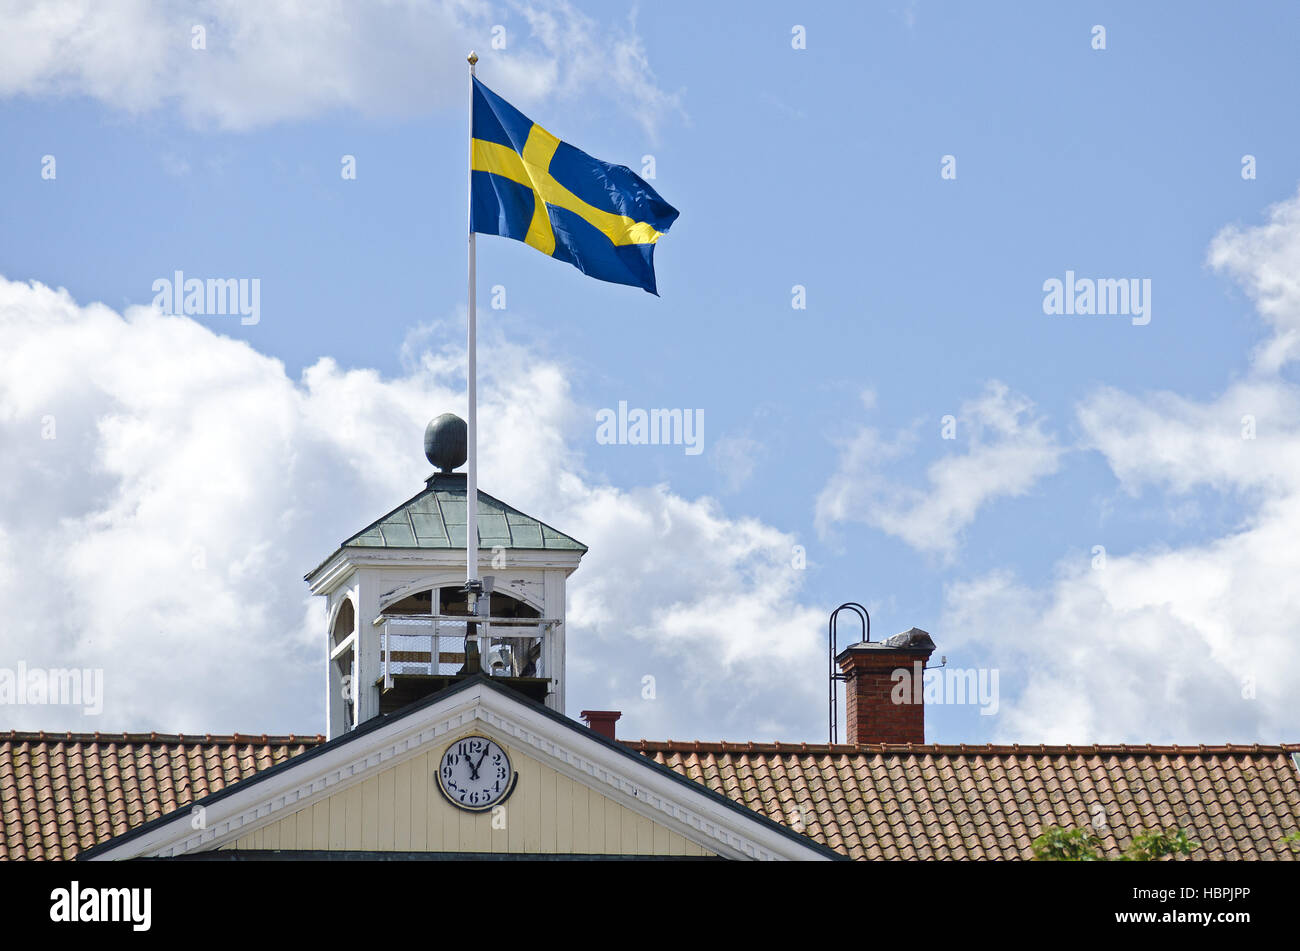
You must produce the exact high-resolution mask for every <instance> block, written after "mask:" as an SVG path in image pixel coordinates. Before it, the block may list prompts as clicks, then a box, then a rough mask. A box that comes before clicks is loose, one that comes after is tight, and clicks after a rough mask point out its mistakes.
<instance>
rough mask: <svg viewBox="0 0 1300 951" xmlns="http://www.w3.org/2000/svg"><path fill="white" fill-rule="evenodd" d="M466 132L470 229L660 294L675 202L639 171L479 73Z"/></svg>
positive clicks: (675, 214) (601, 275)
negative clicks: (558, 129)
mask: <svg viewBox="0 0 1300 951" xmlns="http://www.w3.org/2000/svg"><path fill="white" fill-rule="evenodd" d="M471 136H472V138H473V142H472V150H471V152H472V172H471V179H472V184H471V195H470V230H471V231H474V232H477V233H479V234H498V235H501V236H502V237H505V238H514V239H515V240H517V241H523V242H524V243H525V244H530V245H532V246H533V247H534V248H536V249H537V250H538V251H541V252H542V253H543V254H549V255H550V256H551V257H553V258H558V259H559V260H561V261H568V262H569V263H570V264H572V265H573V266H574V267H576V268H577V269H578V270H579V271H581V272H582V273H583V274H586V275H587V276H589V277H595V278H599V279H600V280H602V281H612V282H613V283H615V284H631V285H632V286H633V287H643V288H645V289H646V290H647V291H649V292H650V293H651V294H655V295H658V293H659V292H658V290H656V288H655V268H654V250H655V243H656V242H657V241H658V240H659V238H660V236H661V235H662V234H663V233H664V232H665V231H667V230H668V228H669V227H670V226H671V225H672V223H673V222H674V221H675V220H676V219H677V209H676V208H674V207H673V206H672V205H670V204H668V202H666V201H664V200H663V199H662V198H660V197H659V194H658V193H657V192H656V191H655V190H654V189H653V188H651V187H650V186H649V185H647V184H646V183H645V181H643V180H642V179H641V177H640V176H638V175H637V174H635V173H634V172H633V171H632V170H631V169H629V168H627V167H626V166H624V165H610V164H609V163H608V162H602V161H600V160H599V159H594V158H592V157H591V156H590V155H588V154H587V153H586V152H583V151H580V150H579V149H575V148H574V147H573V146H571V145H569V144H568V143H567V142H561V141H560V140H559V139H557V138H556V137H555V136H553V135H551V133H549V132H547V131H546V130H545V129H543V128H542V127H541V126H539V125H537V123H535V122H533V121H532V120H531V119H529V118H527V117H526V116H524V115H523V113H521V112H520V111H519V110H518V109H516V108H515V107H514V106H512V105H510V103H508V102H506V101H505V100H504V99H502V98H501V97H500V96H498V95H497V94H496V93H494V92H493V91H492V90H490V89H488V88H487V87H486V86H484V85H483V84H482V83H481V82H479V81H478V79H475V80H474V115H473V119H472V121H471Z"/></svg>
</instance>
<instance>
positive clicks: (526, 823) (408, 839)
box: [223, 740, 713, 855]
mask: <svg viewBox="0 0 1300 951" xmlns="http://www.w3.org/2000/svg"><path fill="white" fill-rule="evenodd" d="M452 742H455V741H454V740H447V741H444V742H441V743H439V744H438V745H437V746H436V747H434V748H431V749H429V750H426V751H425V752H423V753H419V754H417V755H416V756H414V757H413V758H411V759H408V760H404V761H403V762H401V763H399V764H397V765H396V766H391V767H389V768H388V769H385V770H383V771H381V772H379V773H377V774H375V775H374V776H371V777H369V778H367V779H366V780H364V781H363V782H360V783H356V784H354V785H352V786H350V787H348V788H347V789H344V790H341V791H340V792H336V793H334V794H333V795H331V796H328V797H326V798H325V799H321V800H318V801H317V802H315V803H313V804H312V805H310V806H307V807H305V808H303V809H300V810H298V811H296V812H294V813H291V814H289V815H287V816H284V817H283V818H280V819H277V820H274V821H272V822H268V823H267V824H266V825H264V826H262V827H261V828H258V829H254V830H252V831H250V832H248V833H246V834H244V835H242V836H240V838H239V839H238V840H236V841H235V842H233V843H230V844H228V845H225V846H223V848H225V849H312V850H331V851H339V850H365V851H371V850H374V851H381V852H392V851H397V852H522V853H548V852H549V853H556V852H559V853H575V854H584V853H588V854H596V855H712V854H713V853H712V852H710V851H709V850H708V849H705V848H703V847H702V846H699V845H697V844H696V843H694V842H691V841H690V840H688V839H686V838H684V837H683V836H682V835H680V834H679V833H677V832H675V831H673V830H672V829H669V828H667V827H666V826H662V825H659V824H658V823H656V822H654V821H652V820H650V819H648V818H646V817H645V816H642V815H640V814H638V813H636V812H633V811H632V810H631V809H628V808H626V807H625V806H623V805H621V804H619V803H617V802H615V801H614V800H612V799H609V798H607V797H605V796H604V795H602V794H601V793H599V792H597V791H596V790H594V789H591V788H590V787H588V786H586V785H584V784H583V783H580V782H577V781H575V780H573V779H570V778H569V777H568V776H565V775H564V774H563V773H560V772H557V771H556V770H554V769H551V768H550V767H549V766H545V765H543V764H542V763H541V762H539V761H538V760H535V759H533V758H532V757H530V756H525V755H524V754H522V753H520V752H519V751H518V750H516V749H513V748H511V747H510V746H508V745H507V744H504V743H503V744H502V746H504V747H505V748H506V749H507V751H508V752H509V754H510V760H511V762H512V763H514V766H515V771H516V772H517V773H518V774H519V780H518V785H516V787H515V791H514V793H513V794H512V795H511V797H510V798H509V799H508V800H506V802H505V803H504V805H503V808H504V810H505V812H504V815H503V816H502V817H501V818H500V819H499V820H498V821H497V823H496V825H497V826H502V825H503V826H504V828H494V827H493V818H494V816H493V812H492V811H488V812H466V811H465V810H463V809H457V808H456V807H455V806H453V805H451V803H449V802H447V800H446V799H444V798H443V796H442V793H441V792H440V791H439V790H438V788H437V780H436V779H435V778H434V773H435V770H436V769H437V768H438V763H439V760H440V759H441V757H442V752H443V750H445V749H446V748H447V747H448V746H449V745H451V743H452ZM498 742H500V741H499V740H498Z"/></svg>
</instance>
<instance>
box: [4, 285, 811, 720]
mask: <svg viewBox="0 0 1300 951" xmlns="http://www.w3.org/2000/svg"><path fill="white" fill-rule="evenodd" d="M0 335H3V338H4V340H5V341H6V346H5V348H4V350H3V351H0V444H2V445H3V446H4V447H5V455H6V465H5V466H4V467H3V468H0V603H3V604H5V605H6V616H5V624H4V631H3V645H4V655H5V656H4V659H3V660H0V666H4V667H13V666H14V665H16V664H17V662H18V661H19V660H22V661H24V662H26V663H27V664H28V665H29V666H39V667H63V666H76V667H102V668H104V669H105V689H106V693H107V698H106V706H105V712H104V715H103V716H102V717H99V718H80V717H79V716H77V715H76V714H75V713H74V711H72V710H70V709H69V708H66V707H54V706H50V707H39V706H27V707H23V706H14V707H7V708H5V709H4V714H5V720H6V722H7V724H8V726H9V727H13V728H34V729H52V730H57V729H68V728H72V729H99V730H106V731H112V730H121V729H133V730H135V729H145V730H159V731H185V732H228V731H233V730H240V731H244V732H258V733H260V732H264V731H265V732H280V731H289V730H297V731H299V732H303V731H315V730H317V729H319V728H320V726H321V723H322V721H323V713H322V710H321V695H322V691H321V677H322V670H323V657H322V656H321V652H320V651H321V648H320V641H321V626H322V624H323V623H324V622H323V619H322V617H321V612H320V608H319V605H317V604H315V603H313V602H310V601H309V599H308V598H307V593H306V588H305V585H304V584H303V582H302V574H303V573H304V572H305V571H306V570H308V569H309V568H311V567H312V566H314V565H315V564H317V563H318V562H319V561H320V560H321V559H322V558H324V557H325V556H326V555H328V554H329V553H330V552H331V551H332V550H333V549H334V548H335V547H336V546H337V544H338V542H339V541H341V540H342V539H343V538H345V537H347V535H349V534H351V533H352V532H353V531H355V530H357V529H359V528H361V527H363V526H364V525H365V524H366V523H368V522H369V521H370V520H371V519H373V518H374V517H376V516H378V515H380V514H382V513H383V512H385V511H388V510H389V509H390V508H392V507H393V506H394V505H396V504H397V503H399V502H401V501H402V500H404V499H405V498H407V497H409V496H411V495H413V494H414V493H415V492H416V491H418V490H419V489H420V488H421V486H422V479H423V478H424V476H425V475H427V470H428V464H427V462H426V461H425V460H424V458H423V455H422V453H421V441H420V440H421V436H422V433H423V428H424V424H425V422H427V420H428V418H429V417H431V416H433V415H435V414H436V413H438V412H441V411H444V410H448V409H450V410H452V411H457V412H463V409H464V395H463V392H462V383H461V382H460V380H459V379H458V378H457V376H458V371H459V370H460V369H461V360H462V359H463V358H462V355H461V354H460V353H459V352H458V350H457V347H458V346H459V344H460V333H459V327H456V328H455V332H451V330H450V329H449V331H448V333H447V334H446V336H445V337H444V338H443V339H452V340H455V341H456V344H455V345H449V346H447V347H446V348H444V349H439V350H429V349H427V348H425V349H422V350H417V349H408V351H407V353H408V357H409V359H410V366H409V369H408V370H407V371H406V372H405V373H404V374H403V375H402V376H400V377H398V378H396V379H385V378H383V377H381V376H380V375H379V374H377V373H375V372H374V371H370V370H351V371H344V370H342V369H340V368H339V367H338V366H337V365H336V364H335V363H334V362H333V361H331V360H329V359H322V360H320V361H319V362H318V363H316V364H315V365H314V366H312V367H310V368H308V369H307V370H306V371H304V373H303V375H302V378H301V379H300V380H298V381H294V380H291V379H289V378H288V377H287V376H286V375H285V372H284V367H283V366H282V365H281V364H280V363H279V362H278V361H276V360H274V359H271V358H269V357H266V356H264V355H262V354H259V353H257V352H256V351H255V350H253V349H252V348H251V347H249V346H248V345H247V344H245V343H242V342H236V341H234V340H231V339H228V338H225V337H222V336H219V335H218V334H216V333H214V332H212V331H211V330H210V329H208V328H207V327H206V326H203V325H201V324H199V323H197V322H195V321H193V320H190V319H188V318H183V317H169V316H163V315H160V314H158V313H156V312H153V311H151V310H150V309H148V308H132V309H130V310H128V311H127V312H126V313H125V314H124V315H119V314H117V313H115V312H113V311H112V310H110V309H109V308H107V307H105V306H103V305H100V304H93V305H89V306H84V307H83V306H80V305H78V304H77V302H75V301H74V300H72V299H71V298H70V297H69V295H68V294H67V293H66V292H64V291H54V290H51V289H49V288H46V287H43V286H41V285H39V284H33V285H26V284H21V283H13V282H9V281H7V280H5V279H3V278H0ZM428 339H432V335H430V336H429V338H428ZM481 348H482V350H483V360H482V365H483V368H484V371H485V372H484V375H483V378H482V379H481V381H480V391H481V392H480V410H481V421H482V425H481V432H482V434H483V435H482V437H481V450H482V468H481V472H482V480H483V487H484V489H486V490H487V491H490V492H492V493H493V494H495V495H497V496H498V497H501V498H504V499H506V500H508V501H510V502H511V503H512V504H514V505H516V506H518V507H519V508H521V509H523V510H525V511H528V512H530V513H531V514H534V515H536V516H537V517H539V518H542V519H543V520H544V521H547V522H549V523H550V524H553V525H556V526H557V527H559V528H561V529H562V530H564V531H566V532H569V533H570V534H572V535H574V536H575V537H577V538H580V539H582V540H583V541H584V542H586V543H587V544H588V545H589V546H591V552H590V554H589V555H588V556H587V558H586V559H585V562H584V564H583V566H582V568H580V569H579V571H578V572H577V573H576V574H575V575H574V577H573V580H572V584H571V588H570V592H571V595H570V621H571V623H570V630H569V643H568V646H569V664H570V694H569V697H570V701H571V703H572V704H573V705H574V706H573V709H574V710H577V709H580V708H581V704H583V703H584V699H583V698H584V697H587V698H588V699H587V700H586V701H585V702H586V703H587V704H588V705H592V706H597V707H606V706H619V707H621V708H622V709H623V710H624V711H625V718H624V720H623V722H622V723H621V724H620V726H621V728H622V729H624V735H657V736H669V735H672V736H689V737H695V736H706V737H717V736H719V735H726V736H728V737H729V738H745V739H748V738H752V737H753V736H755V735H756V732H755V731H756V730H758V729H760V727H761V728H763V729H767V730H773V731H777V732H778V733H779V735H781V736H782V737H783V738H787V739H795V738H801V737H804V736H806V735H808V733H809V731H810V729H812V727H811V726H810V724H814V723H816V722H818V717H819V715H820V712H821V709H822V708H821V706H820V704H819V702H818V698H819V697H820V696H821V691H822V689H823V686H824V683H825V681H824V679H823V671H822V668H821V664H822V655H821V637H820V631H821V613H820V611H817V610H814V609H812V608H809V607H807V606H805V605H802V604H801V603H800V602H799V586H800V583H801V578H802V573H801V572H798V571H795V570H793V569H792V568H791V566H790V563H789V559H790V551H791V547H792V544H793V539H792V538H790V537H789V536H787V535H785V534H783V533H781V532H779V531H777V530H775V529H773V528H771V527H770V526H767V525H764V524H762V523H760V522H757V521H754V520H752V519H745V518H735V517H730V516H728V515H727V514H726V513H724V512H723V511H722V510H721V509H720V508H719V506H718V505H717V504H716V503H714V502H712V501H711V500H709V499H707V498H700V499H693V500H692V499H686V498H683V497H681V496H679V495H676V494H675V493H673V492H672V491H671V490H670V489H669V488H668V487H666V486H642V487H636V488H632V489H627V490H624V489H619V488H616V487H614V486H610V485H606V484H600V483H596V482H593V481H592V480H590V479H589V478H588V477H587V476H586V475H585V473H584V472H583V469H582V453H581V447H582V445H583V443H582V442H581V441H579V440H587V439H590V438H591V437H590V427H589V425H588V422H587V421H589V420H590V418H591V414H590V412H587V411H584V409H583V408H582V407H578V406H576V405H575V404H574V402H573V399H572V397H571V396H570V394H569V392H568V387H567V383H566V375H565V372H564V369H563V368H562V367H560V366H557V365H556V364H554V363H550V362H547V361H545V360H542V359H539V358H538V357H537V356H536V355H534V354H530V353H527V352H525V351H524V350H522V349H520V348H519V347H517V346H513V345H509V344H505V343H503V342H501V341H493V340H484V341H482V342H481ZM51 417H52V418H53V421H54V431H53V432H54V435H55V438H53V439H43V438H42V432H43V428H44V427H45V426H46V424H47V423H48V421H49V418H51ZM521 460H525V461H526V463H527V464H524V465H521V464H520V461H521ZM646 675H649V676H653V677H654V678H655V681H656V694H657V699H655V700H654V701H646V700H642V699H641V689H642V677H643V676H646Z"/></svg>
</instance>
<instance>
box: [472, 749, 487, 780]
mask: <svg viewBox="0 0 1300 951" xmlns="http://www.w3.org/2000/svg"><path fill="white" fill-rule="evenodd" d="M487 755H488V751H487V750H486V749H484V750H483V755H482V756H480V757H479V758H478V766H475V767H474V778H475V779H478V768H479V766H482V765H483V761H484V760H485V759H487Z"/></svg>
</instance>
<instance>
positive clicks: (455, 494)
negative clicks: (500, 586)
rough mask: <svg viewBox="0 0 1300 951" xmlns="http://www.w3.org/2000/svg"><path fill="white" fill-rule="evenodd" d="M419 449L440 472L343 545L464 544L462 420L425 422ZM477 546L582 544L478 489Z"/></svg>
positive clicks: (447, 415)
mask: <svg viewBox="0 0 1300 951" xmlns="http://www.w3.org/2000/svg"><path fill="white" fill-rule="evenodd" d="M424 452H425V456H426V457H427V458H428V460H429V461H430V462H431V463H433V464H434V465H435V466H437V467H438V468H439V469H440V470H441V471H439V472H435V473H434V474H433V475H431V476H429V479H428V481H427V482H426V483H425V485H426V488H425V490H424V491H423V492H421V493H420V494H419V495H417V496H415V498H413V499H411V500H410V501H408V502H406V503H405V504H404V505H402V506H400V507H398V508H396V509H394V510H393V511H392V512H389V513H388V514H387V515H385V516H384V517H383V518H381V519H379V520H378V521H377V522H374V523H372V524H371V525H368V526H367V527H366V528H364V529H362V530H361V531H360V532H357V534H355V535H353V536H352V537H351V538H349V539H348V540H347V541H345V542H344V543H343V546H342V547H344V548H446V549H454V548H462V549H463V548H464V547H465V473H463V472H452V471H451V470H452V469H454V468H456V467H457V466H459V465H462V464H464V462H465V421H464V420H462V419H460V418H459V417H456V416H453V415H452V414H450V413H444V414H443V415H442V416H439V417H438V418H437V419H435V420H433V421H432V422H431V423H429V426H428V428H427V429H426V430H425V433H424ZM478 538H479V542H478V543H479V548H481V549H488V550H491V549H492V548H495V547H497V546H500V547H502V548H507V549H511V548H513V549H534V550H535V549H549V550H561V549H562V550H568V551H586V550H587V546H586V545H584V544H583V543H582V542H580V541H578V540H577V539H574V538H570V537H569V536H568V535H565V534H564V533H563V532H560V531H557V530H556V529H554V528H551V526H549V525H547V524H545V523H544V522H539V521H538V520H537V519H535V518H533V517H532V516H531V515H525V514H524V513H523V512H521V511H519V510H518V509H516V508H513V507H512V506H509V505H506V504H505V503H504V502H502V501H501V500H499V499H495V498H493V497H492V496H490V495H488V494H487V493H486V492H484V491H482V490H479V493H478Z"/></svg>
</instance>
